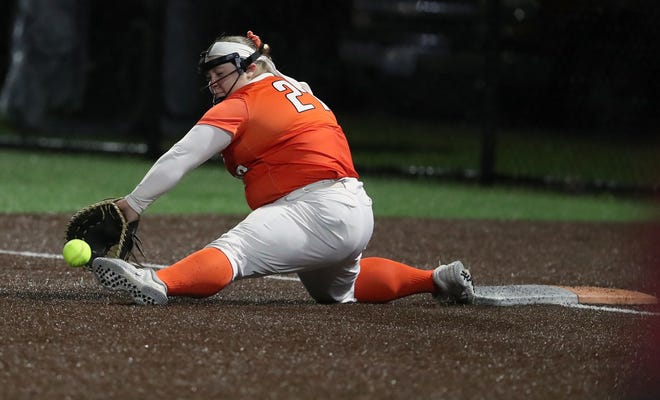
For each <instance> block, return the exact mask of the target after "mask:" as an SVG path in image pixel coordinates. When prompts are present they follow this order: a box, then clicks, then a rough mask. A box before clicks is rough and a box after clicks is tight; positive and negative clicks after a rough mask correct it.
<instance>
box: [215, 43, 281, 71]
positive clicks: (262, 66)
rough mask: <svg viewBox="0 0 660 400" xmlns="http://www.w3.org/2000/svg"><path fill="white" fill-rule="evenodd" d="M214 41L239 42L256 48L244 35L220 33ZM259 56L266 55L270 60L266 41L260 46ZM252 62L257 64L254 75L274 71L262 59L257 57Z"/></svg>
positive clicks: (255, 49)
mask: <svg viewBox="0 0 660 400" xmlns="http://www.w3.org/2000/svg"><path fill="white" fill-rule="evenodd" d="M216 42H229V43H239V44H243V45H245V46H248V47H250V48H251V49H254V51H257V50H258V49H257V45H256V44H255V43H254V41H252V40H251V39H250V38H248V37H246V36H238V35H222V36H219V37H218V38H217V39H215V41H214V43H216ZM261 57H267V58H269V59H271V60H272V58H271V57H270V46H268V45H267V44H266V43H264V44H263V46H262V49H261ZM254 64H255V65H256V66H257V69H256V71H255V74H254V76H259V75H261V74H263V73H265V72H270V73H275V71H273V70H272V69H271V67H270V65H269V64H268V63H267V62H266V61H264V60H259V59H257V60H256V61H255V62H254Z"/></svg>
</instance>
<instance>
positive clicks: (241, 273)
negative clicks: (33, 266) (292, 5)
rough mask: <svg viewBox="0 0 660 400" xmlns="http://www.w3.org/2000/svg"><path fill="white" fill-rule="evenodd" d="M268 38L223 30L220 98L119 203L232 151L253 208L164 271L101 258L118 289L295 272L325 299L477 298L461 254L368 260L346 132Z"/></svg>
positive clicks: (208, 63) (184, 287)
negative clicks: (291, 73)
mask: <svg viewBox="0 0 660 400" xmlns="http://www.w3.org/2000/svg"><path fill="white" fill-rule="evenodd" d="M268 50H269V48H268V46H267V45H264V44H262V42H261V40H260V39H259V37H258V36H256V35H254V34H253V33H252V32H248V34H247V37H243V36H224V37H220V38H218V39H217V40H216V41H215V42H214V43H213V44H212V45H211V46H210V47H209V48H208V50H207V51H205V52H204V53H202V57H201V60H200V68H201V70H202V71H204V72H205V73H206V76H207V79H208V88H209V90H210V91H211V93H212V94H213V103H214V105H213V106H212V107H211V108H210V109H209V110H208V111H207V112H206V114H204V115H203V116H202V118H201V119H200V120H199V122H198V123H197V124H196V125H195V126H193V127H192V129H191V130H190V131H189V132H188V133H187V134H186V135H185V136H184V137H183V138H182V139H181V140H180V141H179V142H178V143H176V144H175V145H174V146H173V147H172V148H171V149H170V150H169V151H167V152H166V153H165V154H164V155H163V156H162V157H161V158H160V159H158V161H156V163H155V164H154V165H153V166H152V168H151V169H150V170H149V172H148V173H147V174H146V175H145V177H144V178H143V179H142V181H141V182H140V183H139V184H138V185H137V187H135V189H134V190H133V191H132V192H131V193H130V194H129V195H127V196H126V197H125V198H123V199H122V200H120V201H119V202H118V205H119V207H120V208H121V210H122V212H123V213H124V214H125V216H126V218H127V220H128V221H129V222H130V221H133V220H136V219H138V218H139V217H140V214H142V212H143V211H144V210H145V209H146V208H147V207H148V206H149V205H150V204H152V203H153V202H154V201H155V200H156V199H157V198H158V197H160V196H161V195H163V194H164V193H166V192H167V191H168V190H170V189H171V188H173V187H174V186H175V185H176V184H177V183H178V182H179V180H180V179H181V178H182V177H183V176H184V175H185V174H186V173H187V172H188V171H190V170H192V169H194V168H196V167H197V166H199V165H201V164H202V163H203V162H205V161H207V160H208V159H209V158H211V157H212V156H213V155H216V154H220V155H221V156H222V158H223V160H224V163H225V166H226V168H227V170H228V171H229V172H230V173H231V174H232V175H234V176H235V177H237V178H239V179H241V180H242V181H243V184H244V186H245V197H246V199H247V202H248V204H249V206H250V208H251V209H252V212H251V213H250V214H249V215H248V216H247V217H246V218H245V219H244V220H243V221H241V222H240V223H239V224H238V225H236V226H235V227H234V228H232V229H231V230H230V231H228V232H226V233H225V234H223V235H222V236H220V237H219V238H217V239H216V240H214V241H212V242H211V243H209V244H208V245H207V246H206V247H205V248H203V249H201V250H199V251H196V252H194V253H193V254H190V255H189V256H187V257H185V258H184V259H182V260H180V261H179V262H177V263H175V264H173V265H171V266H169V267H167V268H164V269H160V270H152V269H148V268H136V267H135V266H133V265H132V264H129V263H127V262H125V261H123V260H119V259H112V258H97V259H96V260H95V261H94V262H93V265H92V271H93V272H94V274H95V276H96V277H97V279H98V281H99V282H100V283H101V284H102V285H103V286H105V287H106V288H108V289H111V290H121V291H126V292H128V293H130V294H131V295H132V297H133V300H134V301H135V302H136V303H138V304H165V303H167V299H168V296H192V297H205V296H211V295H213V294H215V293H217V292H219V291H220V290H221V289H222V288H224V287H225V286H227V285H228V284H230V283H231V282H232V281H235V280H239V279H245V278H255V277H260V276H265V275H272V274H284V273H295V274H297V275H298V277H299V278H300V281H301V282H302V284H303V285H304V287H305V288H306V289H307V291H308V292H309V294H310V295H311V296H312V298H314V299H315V300H316V301H317V302H322V303H347V302H355V301H359V302H379V303H381V302H388V301H391V300H394V299H398V298H401V297H404V296H408V295H411V294H415V293H431V294H433V295H434V296H436V297H437V298H438V299H440V300H443V301H444V300H448V301H455V302H462V303H471V302H472V301H473V299H474V288H473V285H472V278H471V276H470V273H469V271H468V270H467V269H465V268H464V267H463V265H462V264H461V262H460V261H455V262H453V263H451V264H448V265H440V266H439V267H438V268H436V269H435V270H423V269H418V268H414V267H411V266H408V265H404V264H401V263H398V262H396V261H392V260H388V259H384V258H376V257H370V258H362V257H361V256H362V252H363V250H364V249H365V248H366V246H367V244H368V242H369V240H370V238H371V235H372V231H373V213H372V209H371V199H370V198H369V196H368V195H367V193H366V192H365V190H364V187H363V184H362V182H360V181H359V180H358V174H357V172H356V171H355V168H354V166H353V161H352V157H351V153H350V150H349V147H348V143H347V141H346V137H345V135H344V132H343V131H342V129H341V127H340V126H339V125H338V123H337V120H336V118H335V116H334V114H333V113H332V111H330V109H329V108H328V107H327V106H326V105H325V104H324V103H323V102H322V101H321V100H319V99H318V98H317V97H315V96H314V95H313V94H312V91H311V89H310V88H309V86H308V85H307V84H306V83H304V82H298V81H296V80H295V79H293V78H290V77H288V76H286V75H284V74H282V73H281V72H280V71H278V70H277V68H276V67H275V65H274V64H273V62H272V60H271V59H270V57H269V56H268Z"/></svg>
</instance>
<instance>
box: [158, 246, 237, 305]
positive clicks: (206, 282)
mask: <svg viewBox="0 0 660 400" xmlns="http://www.w3.org/2000/svg"><path fill="white" fill-rule="evenodd" d="M156 275H158V277H159V278H160V279H161V280H162V281H163V282H164V283H165V285H166V286H167V294H168V295H170V296H192V297H207V296H212V295H214V294H216V293H218V292H219V291H220V290H222V288H224V287H225V286H227V285H228V284H229V283H230V282H231V280H232V278H233V277H234V270H233V269H232V268H231V264H230V263H229V259H228V258H227V256H226V255H225V253H223V252H222V251H220V250H218V249H216V248H213V247H207V248H204V249H202V250H199V251H196V252H194V253H192V254H191V255H189V256H187V257H186V258H184V259H183V260H181V261H178V262H176V263H175V264H172V265H171V266H169V267H167V268H164V269H161V270H159V271H157V272H156Z"/></svg>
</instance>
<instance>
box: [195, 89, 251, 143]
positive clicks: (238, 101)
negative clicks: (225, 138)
mask: <svg viewBox="0 0 660 400" xmlns="http://www.w3.org/2000/svg"><path fill="white" fill-rule="evenodd" d="M248 116H249V115H248V108H247V104H246V102H245V100H244V99H243V98H241V97H234V98H229V99H227V100H225V101H223V102H222V103H220V104H216V105H215V106H213V107H211V109H210V110H208V111H207V112H206V114H204V115H203V116H202V118H201V119H200V120H199V122H197V124H201V125H211V126H215V127H216V128H220V129H222V130H224V131H227V132H229V133H230V134H231V135H232V136H234V137H236V135H237V134H239V133H240V132H241V131H242V130H243V126H244V125H245V122H246V121H247V120H248Z"/></svg>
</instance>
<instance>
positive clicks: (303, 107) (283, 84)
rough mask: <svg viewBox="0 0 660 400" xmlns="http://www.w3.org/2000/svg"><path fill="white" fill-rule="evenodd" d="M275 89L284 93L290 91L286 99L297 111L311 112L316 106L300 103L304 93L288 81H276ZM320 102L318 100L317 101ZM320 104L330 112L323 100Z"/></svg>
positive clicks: (274, 83)
mask: <svg viewBox="0 0 660 400" xmlns="http://www.w3.org/2000/svg"><path fill="white" fill-rule="evenodd" d="M273 87H274V88H275V90H277V91H278V92H284V91H286V90H287V89H288V90H289V93H287V94H286V98H287V99H288V100H289V101H290V102H291V104H293V106H294V107H295V108H296V110H297V111H298V112H299V113H301V112H304V111H307V110H311V109H313V108H314V104H305V103H303V102H302V101H300V99H299V97H300V96H302V95H303V92H301V91H300V90H298V88H296V87H295V86H293V85H292V84H290V83H289V82H287V81H275V82H273ZM317 100H318V99H317ZM319 103H321V105H322V106H323V108H324V109H326V110H330V109H329V108H328V106H326V105H325V104H324V103H323V102H322V101H321V100H319Z"/></svg>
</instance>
